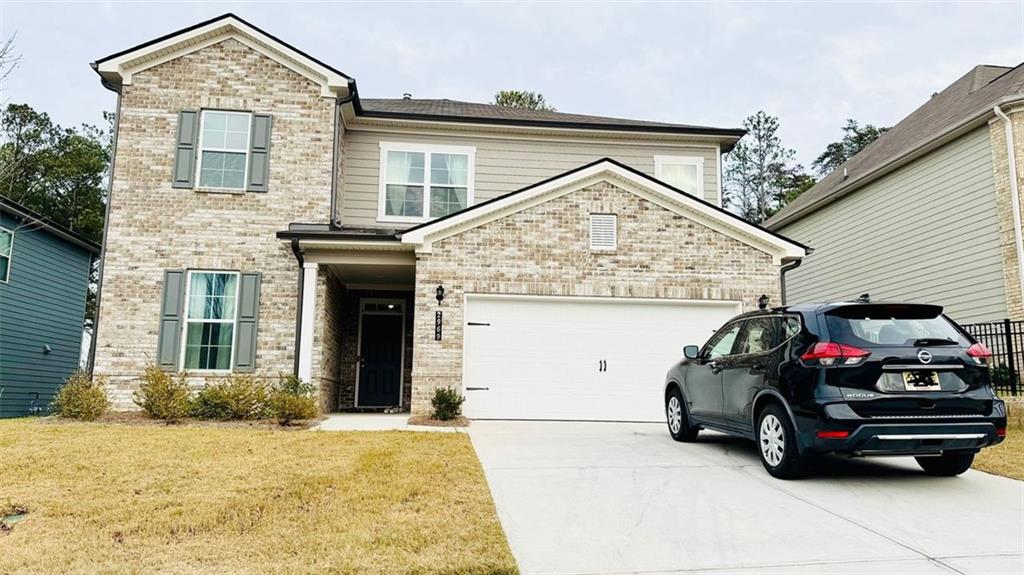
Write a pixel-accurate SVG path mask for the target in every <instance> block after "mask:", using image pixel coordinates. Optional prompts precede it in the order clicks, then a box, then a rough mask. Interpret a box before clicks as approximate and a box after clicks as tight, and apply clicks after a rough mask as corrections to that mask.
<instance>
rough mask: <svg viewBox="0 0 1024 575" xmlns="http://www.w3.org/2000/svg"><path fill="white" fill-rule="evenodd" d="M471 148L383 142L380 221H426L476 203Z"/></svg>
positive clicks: (381, 151)
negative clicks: (474, 200) (474, 199)
mask: <svg viewBox="0 0 1024 575" xmlns="http://www.w3.org/2000/svg"><path fill="white" fill-rule="evenodd" d="M475 152H476V149H475V148H471V147H455V146H433V145H418V144H396V143H388V142H382V143H381V145H380V163H381V172H380V205H379V206H378V217H377V219H378V220H380V221H390V222H422V221H425V220H427V219H432V218H439V217H443V216H447V215H448V214H451V213H453V212H457V211H459V210H461V209H464V208H466V207H469V206H470V205H471V204H472V203H473V160H474V156H475Z"/></svg>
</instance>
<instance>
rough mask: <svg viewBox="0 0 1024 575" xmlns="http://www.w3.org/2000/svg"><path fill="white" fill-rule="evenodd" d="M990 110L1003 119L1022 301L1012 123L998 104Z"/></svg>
mask: <svg viewBox="0 0 1024 575" xmlns="http://www.w3.org/2000/svg"><path fill="white" fill-rule="evenodd" d="M992 111H993V112H995V114H996V116H999V118H1000V119H1001V120H1002V121H1003V129H1004V130H1005V132H1006V158H1007V160H1008V161H1009V164H1010V166H1009V167H1010V174H1009V175H1010V209H1011V211H1012V212H1013V238H1014V240H1015V242H1016V248H1017V282H1018V284H1019V285H1018V287H1019V288H1020V296H1021V301H1024V238H1022V237H1021V234H1022V232H1021V225H1020V192H1018V189H1017V156H1016V155H1015V154H1014V151H1013V124H1012V123H1011V122H1010V118H1009V116H1007V115H1006V114H1004V113H1003V110H1002V108H1000V107H999V106H998V105H996V106H993V107H992Z"/></svg>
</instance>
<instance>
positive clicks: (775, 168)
mask: <svg viewBox="0 0 1024 575" xmlns="http://www.w3.org/2000/svg"><path fill="white" fill-rule="evenodd" d="M743 127H744V128H745V129H746V130H747V136H745V137H744V138H743V139H742V140H740V142H739V143H738V144H736V147H735V148H733V150H732V152H730V153H729V163H728V166H727V167H726V169H725V178H726V189H725V204H726V205H727V206H728V207H730V208H732V209H733V210H734V211H736V212H737V213H739V215H741V216H742V217H744V218H746V219H747V220H750V221H752V222H755V223H761V222H763V221H764V220H766V219H768V218H769V217H770V216H771V215H772V214H774V213H775V212H777V211H779V210H780V209H781V208H782V207H783V206H785V205H786V203H787V202H789V200H790V199H791V198H792V197H796V195H799V194H800V192H802V191H803V190H805V189H807V188H808V187H810V185H813V183H811V184H810V185H808V179H809V178H810V176H808V175H807V174H805V173H804V171H803V167H802V166H800V165H794V166H791V165H790V162H792V161H793V157H794V155H795V153H794V152H793V150H791V149H789V148H787V147H785V146H783V145H782V140H781V139H780V138H779V136H778V131H779V119H778V118H776V117H775V116H771V115H769V114H767V113H765V112H764V111H759V112H757V113H756V114H754V115H752V116H750V117H748V118H747V119H746V120H744V121H743ZM811 180H813V179H811Z"/></svg>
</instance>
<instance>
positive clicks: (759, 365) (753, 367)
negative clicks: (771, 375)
mask: <svg viewBox="0 0 1024 575" xmlns="http://www.w3.org/2000/svg"><path fill="white" fill-rule="evenodd" d="M750 369H751V371H761V370H763V369H764V364H763V363H761V362H760V361H758V362H756V363H754V364H753V365H751V366H750Z"/></svg>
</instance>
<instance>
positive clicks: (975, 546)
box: [469, 421, 1024, 575]
mask: <svg viewBox="0 0 1024 575" xmlns="http://www.w3.org/2000/svg"><path fill="white" fill-rule="evenodd" d="M469 434H470V437H471V439H472V441H473V444H474V446H475V447H476V450H477V453H478V455H479V457H480V460H481V462H482V463H483V467H484V472H485V474H486V476H487V481H488V484H489V485H490V488H491V492H492V493H493V495H494V499H495V504H496V506H497V509H498V516H499V517H500V519H501V523H502V525H503V527H504V529H505V533H506V535H507V536H508V539H509V543H510V545H511V547H512V553H513V554H514V555H515V556H516V559H517V560H518V562H519V565H520V569H521V570H522V571H523V573H524V574H555V573H586V574H610V573H658V574H660V575H664V574H667V573H690V572H708V571H714V570H721V571H726V572H730V573H986V574H988V573H1013V574H1016V575H1019V574H1020V573H1024V482H1020V481H1014V480H1011V479H1006V478H1002V477H996V476H993V475H988V474H986V473H982V472H979V471H973V470H972V471H968V472H967V473H966V474H965V475H963V476H961V477H957V478H933V477H929V476H927V475H924V474H923V473H922V472H921V471H920V469H919V468H918V467H917V465H916V463H915V462H914V460H913V459H910V458H896V459H872V460H862V459H855V460H850V459H840V458H828V459H826V460H824V461H823V462H822V463H823V465H822V467H821V468H820V469H819V470H818V472H817V474H815V475H814V476H812V477H811V478H808V479H804V480H800V481H779V480H776V479H773V478H772V477H771V476H769V475H768V474H767V473H766V472H765V471H764V469H763V468H762V467H761V464H760V462H759V460H758V458H757V455H756V453H755V451H754V446H753V444H752V443H748V442H745V441H742V440H738V439H732V438H728V437H726V436H724V435H720V434H715V433H707V432H702V433H701V440H700V441H699V442H698V443H696V444H680V443H676V442H674V441H672V440H671V438H670V437H669V436H668V432H667V431H666V429H665V426H664V425H654V424H614V423H556V422H495V421H475V422H473V425H472V426H471V427H470V428H469Z"/></svg>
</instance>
